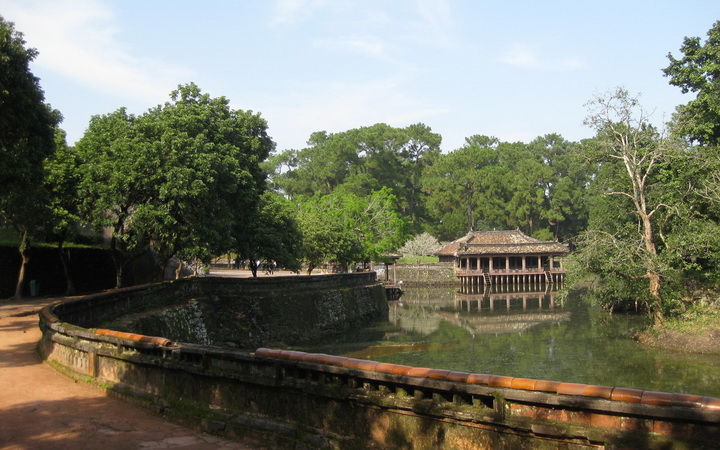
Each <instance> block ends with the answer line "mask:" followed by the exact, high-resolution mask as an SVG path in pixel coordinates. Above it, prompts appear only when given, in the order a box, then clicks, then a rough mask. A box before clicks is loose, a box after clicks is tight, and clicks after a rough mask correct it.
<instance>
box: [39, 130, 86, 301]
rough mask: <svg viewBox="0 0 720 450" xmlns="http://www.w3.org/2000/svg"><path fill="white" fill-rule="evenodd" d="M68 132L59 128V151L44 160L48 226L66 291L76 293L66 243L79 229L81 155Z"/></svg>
mask: <svg viewBox="0 0 720 450" xmlns="http://www.w3.org/2000/svg"><path fill="white" fill-rule="evenodd" d="M65 136H66V134H65V132H64V131H63V130H58V131H57V133H56V137H55V143H56V147H57V148H56V151H55V153H54V154H53V155H52V157H49V158H48V159H46V160H45V168H46V170H47V179H46V189H47V192H48V194H49V213H48V216H47V218H48V223H47V228H48V236H49V237H50V239H51V240H54V241H56V242H57V246H58V256H59V257H60V263H61V265H62V268H63V273H64V274H65V282H66V289H65V295H74V294H75V285H74V282H73V279H72V277H71V276H70V268H69V265H68V259H67V257H66V255H65V251H64V249H63V247H64V245H65V243H66V242H67V241H69V240H72V239H73V238H75V237H77V235H78V232H79V229H80V228H79V225H80V210H79V207H78V188H79V185H80V180H81V178H82V177H81V174H80V172H79V168H80V160H79V158H78V155H77V154H76V153H75V150H74V149H73V148H72V147H69V146H68V145H67V141H66V139H65Z"/></svg>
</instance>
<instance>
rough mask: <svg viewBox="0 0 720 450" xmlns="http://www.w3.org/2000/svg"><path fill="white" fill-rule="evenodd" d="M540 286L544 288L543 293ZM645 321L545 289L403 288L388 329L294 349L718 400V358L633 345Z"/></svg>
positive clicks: (367, 330) (382, 325)
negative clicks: (608, 312)
mask: <svg viewBox="0 0 720 450" xmlns="http://www.w3.org/2000/svg"><path fill="white" fill-rule="evenodd" d="M542 287H543V288H544V286H542ZM645 325H646V322H645V321H644V319H643V318H642V317H638V316H623V315H612V316H611V315H609V314H607V313H606V312H604V311H602V310H599V309H596V308H592V307H590V306H588V305H587V304H586V303H585V302H583V301H582V300H581V299H580V298H575V297H567V298H563V297H561V296H560V295H559V294H558V293H557V292H554V291H552V290H540V291H532V290H529V289H528V288H527V287H525V288H524V289H523V288H522V287H521V286H520V287H509V286H504V287H500V289H494V290H484V289H483V290H482V292H477V291H475V292H458V291H457V288H455V287H452V286H451V287H430V288H412V287H410V288H406V289H405V294H404V295H403V296H402V298H401V299H400V300H399V301H393V302H390V312H389V316H388V320H387V321H381V322H379V323H376V324H373V325H372V326H369V327H366V328H363V329H360V330H356V331H354V332H353V333H346V334H344V335H343V336H339V337H338V338H337V339H336V340H326V341H325V342H323V343H318V344H316V345H312V346H304V347H302V348H300V349H301V350H305V351H318V352H323V353H330V354H337V355H345V356H352V357H356V358H367V359H373V360H377V361H382V362H391V363H395V364H407V365H412V366H418V367H434V368H442V369H449V370H458V371H464V372H476V373H489V374H495V375H506V376H514V377H526V378H535V379H547V380H558V381H566V382H575V383H586V384H596V385H609V386H622V387H631V388H637V389H646V390H656V391H665V392H682V393H690V394H702V395H711V396H716V397H720V357H718V356H717V355H695V354H678V353H677V352H669V351H659V350H654V349H649V348H645V347H642V346H640V345H639V344H637V342H635V340H634V339H633V335H634V333H635V330H637V329H639V328H640V327H643V326H645Z"/></svg>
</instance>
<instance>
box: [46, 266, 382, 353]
mask: <svg viewBox="0 0 720 450" xmlns="http://www.w3.org/2000/svg"><path fill="white" fill-rule="evenodd" d="M57 310H58V313H59V314H60V315H62V316H63V317H64V318H67V319H66V320H67V321H68V322H70V323H74V324H77V325H81V326H84V327H99V328H113V329H116V330H119V331H125V332H131V333H138V334H144V335H153V336H163V337H166V338H169V339H171V340H173V341H178V342H185V343H190V344H201V345H220V346H230V347H235V348H249V349H255V348H257V347H260V346H264V345H271V344H275V345H278V344H284V343H293V344H298V343H303V342H306V341H312V340H317V339H320V338H323V337H325V336H328V335H332V334H337V333H341V332H343V331H345V330H348V329H350V328H352V327H355V326H357V325H360V324H363V323H366V322H368V321H370V320H373V319H381V318H382V319H385V318H387V310H388V305H387V300H386V299H385V293H384V288H383V287H382V285H381V284H379V283H378V282H376V281H375V274H374V273H363V274H337V275H324V276H317V277H294V276H291V277H272V278H213V277H208V278H186V279H181V280H177V281H174V282H167V283H158V284H153V285H146V286H139V287H133V288H126V289H120V290H116V291H111V292H108V293H102V294H97V295H90V296H87V297H84V298H83V299H80V300H78V301H74V302H70V303H67V304H64V305H61V306H59V307H58V309H57Z"/></svg>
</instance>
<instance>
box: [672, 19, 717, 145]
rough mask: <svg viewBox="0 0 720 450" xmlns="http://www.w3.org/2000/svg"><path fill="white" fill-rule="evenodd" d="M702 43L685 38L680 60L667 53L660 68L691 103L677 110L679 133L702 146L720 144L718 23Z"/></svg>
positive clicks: (696, 39) (695, 38)
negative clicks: (692, 95)
mask: <svg viewBox="0 0 720 450" xmlns="http://www.w3.org/2000/svg"><path fill="white" fill-rule="evenodd" d="M707 36H708V37H707V39H706V40H705V43H704V44H703V43H702V42H701V41H700V38H699V37H686V38H685V40H684V41H683V44H682V46H681V47H680V52H682V54H683V57H682V58H680V59H675V57H673V55H672V54H671V53H668V59H669V60H670V65H668V67H666V68H665V69H663V72H664V73H665V76H667V77H670V84H671V85H673V86H678V87H680V89H681V90H682V92H683V94H686V93H688V92H693V93H695V94H696V97H695V99H694V100H691V101H690V102H688V103H687V104H685V105H680V106H678V108H677V112H678V116H679V117H678V124H679V128H680V133H682V134H683V135H686V136H688V137H690V138H691V139H692V140H694V141H697V142H699V143H701V144H706V145H713V146H717V145H718V144H719V143H720V69H719V67H720V21H717V22H715V24H713V26H712V28H710V30H708V33H707Z"/></svg>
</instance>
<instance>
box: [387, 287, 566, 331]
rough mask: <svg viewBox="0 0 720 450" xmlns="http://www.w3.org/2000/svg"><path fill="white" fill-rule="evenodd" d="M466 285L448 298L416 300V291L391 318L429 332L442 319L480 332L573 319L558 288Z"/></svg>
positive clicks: (396, 307)
mask: <svg viewBox="0 0 720 450" xmlns="http://www.w3.org/2000/svg"><path fill="white" fill-rule="evenodd" d="M476 288H477V287H475V288H473V289H463V291H464V292H463V291H461V292H456V293H455V294H454V295H452V294H451V297H450V298H446V299H445V300H444V301H439V302H432V301H428V300H413V299H412V294H410V295H408V297H406V298H404V299H403V300H402V301H401V302H398V303H395V302H393V303H394V304H393V305H392V307H391V309H390V316H389V319H390V322H392V323H393V324H395V325H397V326H399V327H400V328H402V329H404V330H407V331H411V332H416V333H421V334H424V335H428V334H431V333H433V332H434V331H436V330H437V329H438V327H439V326H440V323H441V322H449V323H451V324H453V325H455V326H457V327H460V328H463V329H465V330H466V331H467V332H468V333H470V334H471V335H472V336H476V335H478V334H503V333H520V332H523V331H525V330H527V329H529V328H532V327H534V326H537V325H540V324H543V323H560V322H565V321H569V320H570V312H565V311H563V310H562V306H563V304H562V301H561V300H560V299H557V298H556V297H557V292H556V291H553V290H550V289H547V290H544V291H534V290H531V289H523V285H515V286H513V285H510V286H493V287H491V286H486V287H484V288H483V287H480V288H479V289H480V291H479V292H478V291H477V289H476Z"/></svg>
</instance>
